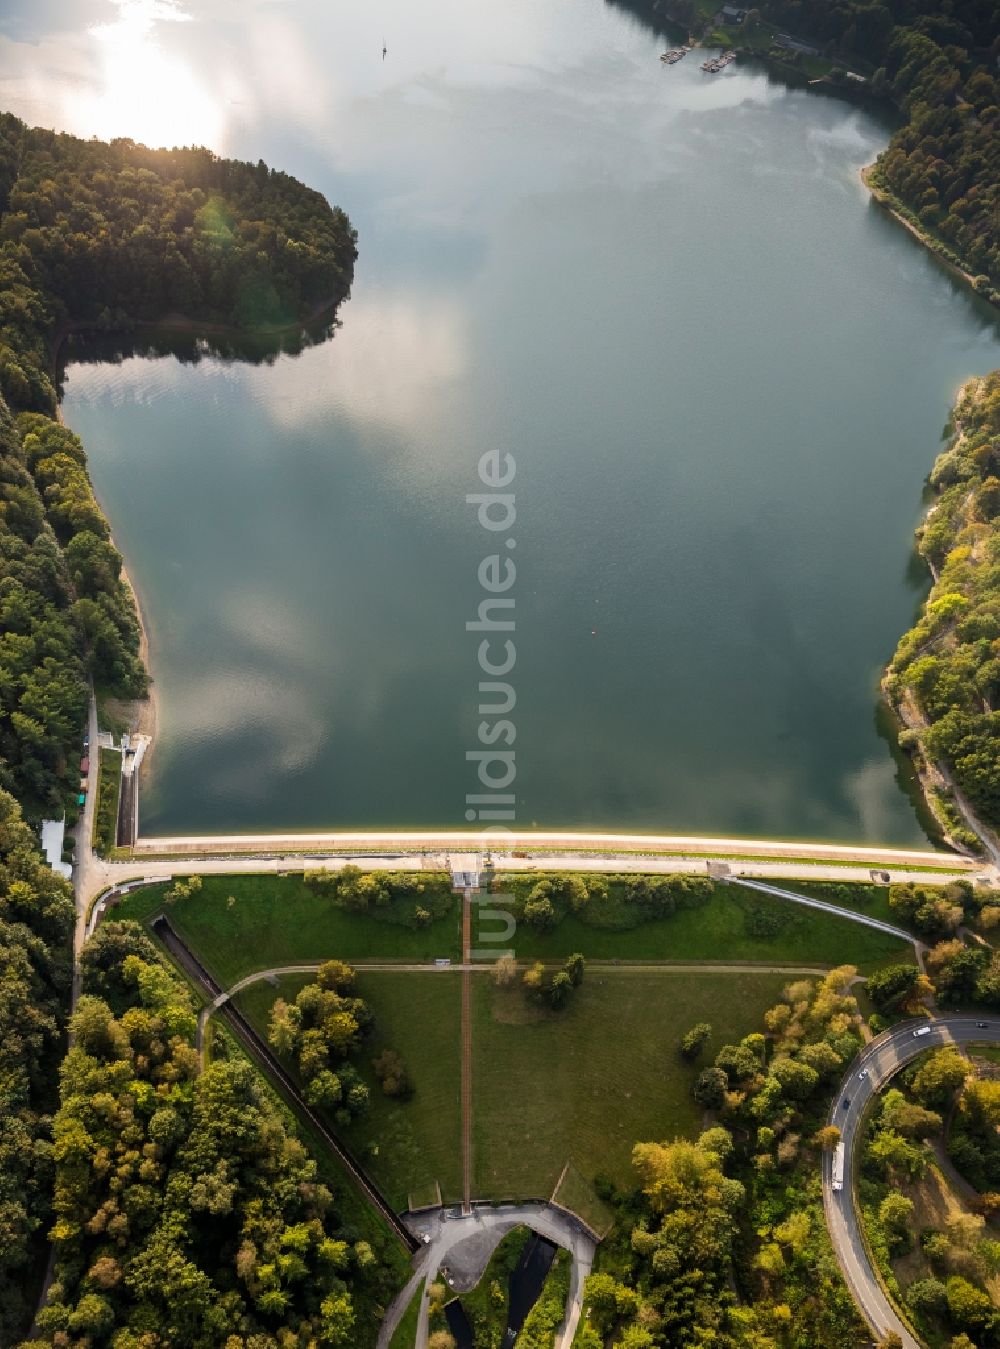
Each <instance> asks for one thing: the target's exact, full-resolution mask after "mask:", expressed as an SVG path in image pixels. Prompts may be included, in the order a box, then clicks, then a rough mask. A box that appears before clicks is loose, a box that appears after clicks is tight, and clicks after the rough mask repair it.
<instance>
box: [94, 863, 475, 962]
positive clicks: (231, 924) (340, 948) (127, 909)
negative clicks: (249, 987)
mask: <svg viewBox="0 0 1000 1349" xmlns="http://www.w3.org/2000/svg"><path fill="white" fill-rule="evenodd" d="M427 883H428V885H433V886H434V887H435V889H436V891H437V892H439V893H440V892H441V891H444V892H448V883H447V882H442V881H441V880H440V878H438V877H435V878H434V880H429V881H428V882H427ZM167 888H168V887H167V886H166V885H165V884H161V885H150V886H147V887H144V888H143V889H142V890H136V891H133V893H132V894H130V895H128V896H127V897H126V898H125V899H124V900H123V901H122V903H121V904H120V905H119V906H118V908H117V909H116V910H115V913H114V916H115V917H116V918H136V919H138V920H140V921H145V920H146V919H148V918H150V917H151V916H152V915H154V914H156V913H159V912H160V910H161V909H162V908H163V894H164V891H165V890H166V889H167ZM230 896H232V897H233V898H234V899H235V901H236V902H235V903H234V904H232V905H230V903H229V899H230ZM167 911H168V913H169V916H170V921H171V923H172V924H173V926H174V927H175V928H176V929H177V931H178V932H179V933H180V935H181V936H182V937H183V938H184V939H185V940H186V941H188V942H189V943H190V945H191V946H192V948H193V949H194V950H195V951H197V953H198V956H199V958H200V959H201V960H202V961H203V962H204V963H205V965H206V966H207V967H208V968H209V969H210V970H211V971H212V973H213V974H214V975H215V977H216V978H217V979H218V981H219V983H220V984H222V986H223V987H224V988H228V987H229V986H230V985H231V984H233V983H235V982H236V980H237V979H240V978H242V977H243V975H245V974H252V973H253V972H254V971H255V970H260V969H268V968H270V967H271V966H281V965H294V964H297V963H301V962H303V961H308V960H326V959H329V958H330V957H332V956H336V957H338V958H340V959H343V960H370V959H381V960H404V961H405V960H410V961H425V960H432V959H434V957H436V956H449V957H451V958H457V957H458V956H460V954H461V946H460V936H459V906H458V903H457V901H453V902H452V904H451V909H450V913H449V916H448V917H446V918H441V919H438V920H437V921H436V922H432V923H431V924H430V925H429V926H428V927H425V928H415V927H407V926H405V925H404V924H403V923H402V922H392V921H390V920H389V916H379V917H373V916H371V915H369V914H355V913H346V912H345V911H344V910H343V909H337V908H335V907H334V906H333V905H332V904H331V903H330V901H329V900H328V899H326V898H323V897H321V896H318V895H315V894H313V892H312V891H311V890H309V889H308V888H307V886H306V885H305V884H304V882H303V880H302V876H301V875H292V876H274V875H257V876H253V875H251V876H219V875H207V876H205V877H204V878H203V883H202V888H201V890H200V891H199V892H198V893H197V894H196V895H192V897H191V898H190V899H187V900H185V899H179V900H176V901H175V902H174V903H172V904H170V905H168V906H167ZM376 912H378V913H379V914H380V915H381V914H383V911H381V910H378V911H376ZM395 916H404V917H405V916H406V915H405V914H403V915H399V914H396V915H395Z"/></svg>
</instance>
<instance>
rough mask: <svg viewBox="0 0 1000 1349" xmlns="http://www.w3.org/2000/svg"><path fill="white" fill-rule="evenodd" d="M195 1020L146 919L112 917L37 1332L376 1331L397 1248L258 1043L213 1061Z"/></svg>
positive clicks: (95, 952) (64, 1141)
mask: <svg viewBox="0 0 1000 1349" xmlns="http://www.w3.org/2000/svg"><path fill="white" fill-rule="evenodd" d="M195 1026H196V1016H195V1009H194V1006H193V1003H192V1000H191V997H190V994H189V993H188V991H187V989H186V987H185V986H184V984H183V983H182V981H181V979H180V977H179V976H178V975H176V974H175V973H173V972H172V971H171V970H170V969H169V968H168V967H167V965H166V964H165V963H164V962H162V961H161V960H160V958H159V956H158V954H157V952H156V950H155V948H154V947H153V945H152V943H151V942H150V940H149V938H148V937H147V936H146V935H145V933H144V932H143V930H142V928H141V927H140V926H139V925H138V924H136V923H109V924H106V925H105V926H104V927H103V928H102V929H101V931H100V933H99V934H98V937H97V938H96V939H95V941H94V942H92V943H91V946H90V947H89V948H88V952H87V953H86V955H85V957H84V961H83V995H82V996H81V998H80V1002H79V1004H78V1007H77V1010H76V1013H75V1015H74V1017H73V1021H72V1030H73V1032H74V1037H75V1038H74V1043H73V1047H72V1048H71V1049H70V1051H69V1053H68V1054H67V1056H66V1058H65V1060H64V1062H63V1067H62V1083H61V1104H60V1107H59V1111H58V1114H57V1116H56V1119H55V1125H54V1139H55V1142H54V1149H53V1155H54V1159H55V1198H54V1209H55V1225H54V1228H53V1236H54V1240H55V1250H56V1268H55V1280H54V1282H53V1285H52V1287H51V1289H50V1291H49V1298H48V1301H47V1304H46V1307H45V1309H44V1311H43V1312H41V1313H40V1315H39V1328H40V1329H41V1330H43V1331H44V1334H45V1338H44V1340H41V1341H38V1342H37V1343H39V1344H57V1345H62V1346H66V1349H75V1347H76V1349H97V1346H103V1345H112V1344H113V1345H114V1346H115V1349H140V1346H141V1349H158V1347H159V1346H163V1349H166V1347H167V1346H182V1345H191V1346H194V1345H205V1346H209V1345H229V1346H232V1347H233V1349H236V1346H242V1345H248V1346H258V1345H259V1346H261V1349H265V1346H274V1349H277V1346H278V1345H288V1346H292V1345H301V1346H307V1345H319V1344H323V1345H330V1346H334V1349H336V1346H350V1347H351V1349H354V1347H355V1346H359V1345H364V1344H369V1343H371V1342H372V1338H373V1330H374V1327H375V1325H376V1319H377V1318H376V1312H375V1308H376V1307H377V1306H380V1305H385V1302H387V1301H388V1298H389V1296H390V1295H391V1292H392V1291H393V1289H392V1287H391V1284H390V1283H388V1281H389V1280H391V1277H392V1274H391V1265H387V1262H386V1259H385V1254H386V1253H385V1251H383V1250H378V1251H376V1250H374V1249H373V1248H372V1246H371V1244H370V1243H369V1242H368V1241H367V1240H365V1239H364V1237H363V1235H362V1234H361V1233H360V1232H359V1231H357V1230H355V1228H354V1227H353V1226H352V1224H351V1222H350V1221H349V1219H347V1218H346V1217H345V1213H344V1209H343V1206H342V1202H341V1201H342V1196H341V1197H339V1198H338V1197H337V1196H335V1195H334V1194H333V1193H332V1192H331V1190H330V1188H329V1187H328V1186H327V1185H326V1184H324V1183H323V1180H322V1178H321V1176H320V1175H319V1173H318V1170H317V1165H316V1162H315V1161H314V1160H313V1159H311V1158H310V1156H309V1154H308V1153H307V1151H306V1149H305V1148H304V1147H303V1145H302V1143H301V1142H299V1140H298V1138H297V1137H296V1135H295V1132H294V1129H293V1128H292V1127H291V1125H290V1122H289V1121H288V1119H287V1117H286V1116H285V1115H284V1113H283V1112H282V1111H281V1110H280V1109H279V1107H278V1106H277V1104H276V1103H275V1101H274V1099H273V1098H272V1097H271V1095H270V1094H269V1092H268V1090H267V1089H266V1087H265V1086H264V1084H263V1081H262V1079H261V1078H260V1076H259V1074H258V1073H257V1072H256V1070H255V1069H254V1068H253V1067H252V1066H251V1065H250V1064H249V1063H247V1062H246V1061H245V1060H244V1059H243V1058H242V1056H241V1055H240V1054H238V1053H235V1052H234V1053H233V1056H232V1058H231V1059H226V1058H223V1059H222V1060H216V1061H215V1062H213V1063H211V1065H210V1066H209V1067H207V1068H206V1069H205V1070H204V1071H203V1072H201V1071H199V1059H198V1055H197V1053H196V1051H195V1048H194V1036H195ZM223 1048H224V1046H223ZM388 1239H389V1238H385V1240H388ZM24 1349H30V1345H25V1347H24Z"/></svg>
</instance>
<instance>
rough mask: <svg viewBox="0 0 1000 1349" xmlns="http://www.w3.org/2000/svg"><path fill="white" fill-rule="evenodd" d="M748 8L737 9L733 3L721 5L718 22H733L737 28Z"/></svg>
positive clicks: (744, 17)
mask: <svg viewBox="0 0 1000 1349" xmlns="http://www.w3.org/2000/svg"><path fill="white" fill-rule="evenodd" d="M748 13H749V10H746V9H737V7H736V6H735V5H723V6H722V8H721V9H720V10H719V22H720V23H723V24H727V25H729V24H735V25H736V27H737V28H739V27H740V25H741V24H742V23H743V21H744V20H745V19H746V16H747V14H748Z"/></svg>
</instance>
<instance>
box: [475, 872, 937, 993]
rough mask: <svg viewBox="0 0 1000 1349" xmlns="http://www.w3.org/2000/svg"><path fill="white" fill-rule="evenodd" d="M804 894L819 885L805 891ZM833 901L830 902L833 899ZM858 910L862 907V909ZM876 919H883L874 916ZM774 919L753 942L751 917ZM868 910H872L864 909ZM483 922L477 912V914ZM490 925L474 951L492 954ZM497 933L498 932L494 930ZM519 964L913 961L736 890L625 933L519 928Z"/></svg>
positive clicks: (842, 928) (838, 926) (836, 923)
mask: <svg viewBox="0 0 1000 1349" xmlns="http://www.w3.org/2000/svg"><path fill="white" fill-rule="evenodd" d="M800 888H801V889H802V891H803V893H805V892H806V891H811V890H812V889H814V888H815V889H818V887H809V886H802V887H800ZM831 902H832V901H831ZM859 907H860V906H859ZM874 908H875V906H874V905H873V909H872V912H873V916H875V917H881V916H882V915H881V914H880V913H875V912H874ZM755 911H756V912H757V913H760V914H765V915H773V917H774V920H775V922H776V923H777V924H779V930H778V931H777V932H775V934H774V935H773V936H766V937H762V936H754V935H752V933H751V932H750V931H749V930H748V923H749V922H750V921H751V916H752V914H753V913H754V912H755ZM865 912H868V910H867V909H865ZM474 915H475V918H476V920H477V921H478V920H479V918H480V913H479V906H476V908H475V909H474ZM490 929H491V925H490V924H489V923H488V922H487V923H484V924H483V926H482V933H481V935H480V933H479V932H478V931H477V933H476V936H475V943H474V944H475V945H476V946H477V947H478V948H481V949H488V947H489V934H490ZM493 930H494V931H495V926H494V928H493ZM513 949H514V950H515V951H516V953H517V955H518V957H519V958H520V959H522V960H523V959H529V958H530V959H535V958H538V959H541V960H546V959H552V960H555V959H561V958H564V957H565V956H567V955H569V954H570V953H571V952H573V951H582V952H583V954H584V955H585V956H588V957H589V958H591V959H593V960H720V961H729V960H736V961H739V960H747V961H758V962H759V961H763V962H767V963H773V964H776V965H782V964H785V965H844V964H850V965H857V966H858V967H859V968H860V969H861V970H863V971H866V972H867V971H869V970H872V969H875V968H877V967H878V966H879V965H882V964H885V963H886V962H887V961H912V959H913V948H912V947H911V946H909V945H908V944H907V945H904V944H903V943H901V942H899V941H897V940H896V939H895V938H894V937H890V936H888V935H887V934H885V933H881V932H877V931H876V930H875V929H873V928H866V927H863V926H862V925H861V924H860V923H852V922H850V921H849V920H847V919H841V918H837V917H835V916H834V915H832V914H826V913H822V912H820V911H819V910H814V909H806V908H801V907H799V906H797V905H795V904H793V903H790V902H789V901H786V900H781V899H778V898H776V897H774V896H771V895H765V894H761V893H759V892H756V891H749V890H740V889H738V888H737V887H735V886H719V887H717V889H716V891H715V894H714V895H713V896H712V898H711V899H710V900H709V901H708V903H707V904H704V905H702V906H701V907H700V908H697V909H684V910H681V911H679V912H677V913H675V914H673V915H672V916H671V917H669V918H662V919H658V920H656V921H655V922H651V923H644V924H642V926H640V927H634V928H629V929H627V930H625V931H613V930H609V929H607V928H599V927H593V926H591V925H590V924H588V923H583V922H581V921H580V919H579V918H577V917H575V916H574V915H573V914H569V915H567V916H566V917H565V918H564V919H563V920H562V922H561V923H559V925H558V926H557V927H556V928H555V929H554V930H553V931H552V932H548V933H539V932H536V931H534V930H533V929H532V928H530V927H528V926H527V925H526V924H524V923H521V924H519V926H518V929H517V933H516V935H515V937H514V940H513Z"/></svg>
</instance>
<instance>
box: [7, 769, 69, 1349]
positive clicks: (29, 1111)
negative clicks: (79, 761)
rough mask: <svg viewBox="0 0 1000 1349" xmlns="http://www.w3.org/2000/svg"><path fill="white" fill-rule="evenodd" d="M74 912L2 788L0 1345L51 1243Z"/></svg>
mask: <svg viewBox="0 0 1000 1349" xmlns="http://www.w3.org/2000/svg"><path fill="white" fill-rule="evenodd" d="M73 915H74V909H73V899H72V895H71V892H70V888H69V885H68V884H67V882H66V881H64V880H63V879H62V878H61V877H60V876H57V875H55V874H54V872H52V871H51V870H50V869H49V868H48V867H47V866H46V865H45V864H44V863H43V862H42V861H41V859H40V857H39V855H38V849H37V846H36V843H35V838H34V835H33V833H32V831H31V830H30V829H29V828H28V826H27V825H26V824H25V823H24V822H23V820H22V819H21V815H20V811H19V810H18V807H17V803H16V801H14V800H13V798H12V797H11V796H10V795H9V794H8V793H7V792H4V791H0V1345H10V1344H12V1343H14V1342H15V1340H16V1337H17V1333H18V1332H23V1331H24V1329H25V1328H26V1326H27V1325H28V1323H29V1322H30V1320H31V1313H32V1312H33V1311H34V1299H35V1296H36V1295H37V1291H38V1287H39V1283H40V1280H41V1273H42V1269H43V1268H44V1264H45V1259H46V1254H47V1249H48V1243H47V1241H46V1234H47V1232H48V1228H49V1226H50V1224H51V1218H52V1182H53V1158H52V1128H51V1122H52V1115H53V1113H54V1111H55V1109H56V1106H57V1104H58V1095H57V1081H58V1074H59V1060H60V1057H61V1055H62V1053H63V1050H64V1048H65V1022H66V1016H67V1014H68V1011H69V990H70V981H71V978H72V963H71V962H72V956H71V935H72V931H73Z"/></svg>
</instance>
